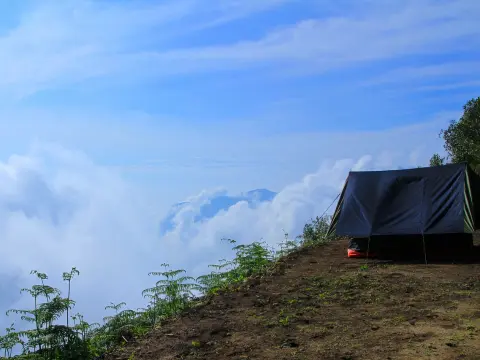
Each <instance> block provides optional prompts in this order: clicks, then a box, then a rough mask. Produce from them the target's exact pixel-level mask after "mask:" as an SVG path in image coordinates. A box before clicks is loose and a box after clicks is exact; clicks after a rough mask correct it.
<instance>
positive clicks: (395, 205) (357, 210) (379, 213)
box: [332, 163, 480, 237]
mask: <svg viewBox="0 0 480 360" xmlns="http://www.w3.org/2000/svg"><path fill="white" fill-rule="evenodd" d="M479 179H480V178H479V177H478V175H476V174H475V173H473V171H471V170H470V169H469V167H468V165H467V164H466V163H459V164H448V165H442V166H434V167H424V168H414V169H401V170H387V171H351V172H350V173H349V175H348V178H347V181H346V184H345V187H344V189H343V192H342V194H341V197H340V199H339V202H338V205H337V210H336V212H335V215H334V218H333V220H332V228H333V230H334V231H335V232H336V234H337V235H343V236H345V235H346V236H353V237H368V236H374V235H411V234H422V233H423V234H435V233H437V234H440V233H462V232H471V231H473V228H474V227H475V224H476V223H478V221H476V219H475V214H476V213H477V214H478V213H479V211H475V206H474V205H475V203H474V201H473V199H474V198H475V199H476V200H480V199H479V198H478V194H479V192H478V190H479V189H480V186H479V184H480V180H479Z"/></svg>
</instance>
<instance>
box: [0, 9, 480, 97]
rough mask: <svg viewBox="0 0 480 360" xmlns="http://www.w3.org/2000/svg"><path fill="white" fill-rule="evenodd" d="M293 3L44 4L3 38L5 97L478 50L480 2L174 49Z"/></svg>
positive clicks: (328, 21)
mask: <svg viewBox="0 0 480 360" xmlns="http://www.w3.org/2000/svg"><path fill="white" fill-rule="evenodd" d="M290 1H293V0H290ZM290 1H289V0H262V1H253V0H248V1H242V2H239V1H234V0H229V1H227V2H223V1H219V0H217V1H212V2H209V6H208V7H206V6H204V5H205V4H204V3H203V2H200V1H198V0H180V1H175V2H172V1H168V2H166V3H161V4H160V5H159V4H157V3H150V2H143V1H142V2H135V4H133V3H128V2H118V3H97V2H81V1H70V2H65V3H62V4H57V3H56V2H55V3H53V2H48V3H40V4H39V3H37V4H36V6H35V7H34V8H32V10H31V11H30V12H29V13H27V14H26V15H25V16H23V17H22V18H21V21H20V23H19V24H18V26H17V27H16V28H14V29H12V30H11V31H10V32H9V33H8V34H6V35H4V36H3V37H0V53H1V54H2V57H0V69H1V70H0V89H2V88H3V89H4V91H5V89H8V91H10V92H15V93H16V94H17V95H19V96H21V95H24V94H30V93H33V92H36V91H37V90H40V89H44V88H49V87H52V86H53V87H55V86H61V85H65V84H69V83H75V82H79V81H84V80H86V79H91V78H102V77H106V76H113V75H115V76H117V77H122V78H125V79H130V80H133V79H135V81H142V79H146V78H152V77H165V76H172V75H178V74H190V73H197V72H218V71H222V70H230V71H231V70H239V69H244V68H259V67H260V68H261V67H265V66H269V68H270V69H273V70H275V69H277V71H279V73H285V71H290V72H292V73H294V74H304V73H308V74H310V73H322V72H324V71H327V70H331V69H336V68H340V67H346V66H358V65H359V64H365V63H369V62H375V61H380V60H391V59H395V58H400V57H405V56H412V55H425V54H443V53H447V52H452V51H460V52H461V51H467V50H469V49H472V46H474V45H475V44H477V45H478V43H479V42H480V40H478V39H479V38H480V37H479V35H480V28H479V27H478V26H477V21H478V16H479V15H480V3H478V2H476V1H471V0H460V1H455V2H451V1H433V0H423V1H407V2H404V1H394V2H392V4H390V5H391V6H390V5H389V6H388V7H387V6H383V5H382V4H380V3H378V2H371V1H365V2H363V3H362V4H363V7H362V8H359V7H358V6H354V7H352V9H353V10H352V9H350V10H349V8H348V7H346V8H345V9H346V11H345V13H344V14H343V15H342V16H339V15H336V12H331V13H329V12H326V13H322V14H320V13H318V12H312V14H314V15H313V17H311V18H304V19H303V20H301V21H299V22H297V23H291V24H290V25H287V26H283V27H282V28H277V29H275V28H273V29H270V30H265V33H264V34H263V35H258V37H257V38H256V40H255V39H249V40H246V39H244V38H242V37H241V36H240V37H238V38H237V40H230V42H228V43H226V44H223V45H218V44H215V43H214V42H212V41H210V42H209V41H208V37H207V38H206V39H205V40H204V41H203V45H201V46H192V45H190V46H189V45H182V46H179V45H175V43H174V42H173V39H175V38H178V37H181V36H187V35H188V34H189V31H193V30H198V29H202V28H204V29H205V28H209V27H212V26H220V25H222V24H225V23H228V22H230V21H234V20H238V19H240V18H244V17H248V16H250V15H252V14H255V13H259V12H264V11H267V10H269V9H272V8H275V7H280V6H282V5H284V4H286V3H287V2H290ZM321 4H322V1H317V2H315V1H314V2H311V3H309V5H310V6H312V7H313V6H320V5H321ZM367 10H368V11H367ZM45 24H48V26H45ZM153 35H155V36H153ZM210 40H211V39H210ZM272 65H274V67H273V68H272ZM286 65H288V70H286V69H285V66H286ZM275 66H276V67H275Z"/></svg>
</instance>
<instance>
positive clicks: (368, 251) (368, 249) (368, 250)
mask: <svg viewBox="0 0 480 360" xmlns="http://www.w3.org/2000/svg"><path fill="white" fill-rule="evenodd" d="M369 255H370V236H368V243H367V263H368V262H369Z"/></svg>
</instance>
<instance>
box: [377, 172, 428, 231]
mask: <svg viewBox="0 0 480 360" xmlns="http://www.w3.org/2000/svg"><path fill="white" fill-rule="evenodd" d="M424 188H425V180H424V179H423V178H421V177H419V176H400V177H398V178H396V179H394V180H393V181H392V183H391V184H389V186H388V188H387V189H386V191H385V193H384V194H383V196H382V197H381V198H380V201H379V203H378V206H377V209H376V211H375V217H374V220H373V226H372V231H371V235H379V234H385V235H388V234H392V235H393V234H411V233H412V232H413V233H422V232H423V231H424V229H423V221H422V220H423V216H424V214H423V213H424V209H423V206H422V205H423V197H424Z"/></svg>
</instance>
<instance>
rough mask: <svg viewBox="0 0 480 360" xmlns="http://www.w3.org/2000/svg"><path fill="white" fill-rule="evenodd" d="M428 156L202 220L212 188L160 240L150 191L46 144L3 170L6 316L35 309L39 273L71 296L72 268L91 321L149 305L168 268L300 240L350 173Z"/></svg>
mask: <svg viewBox="0 0 480 360" xmlns="http://www.w3.org/2000/svg"><path fill="white" fill-rule="evenodd" d="M425 155H426V154H414V153H412V152H410V151H408V152H405V153H402V154H401V156H400V157H398V156H397V157H395V156H390V157H389V156H388V154H383V155H375V156H370V155H365V156H362V157H360V158H350V159H349V158H346V159H344V160H335V161H334V160H332V161H324V162H322V164H321V165H320V167H319V168H318V169H317V171H315V172H314V173H311V174H309V175H306V176H303V177H302V178H300V180H297V181H295V182H293V183H291V184H290V185H288V186H285V187H283V189H280V191H279V192H278V194H277V195H276V196H275V198H274V199H273V200H272V201H266V202H261V203H259V204H257V205H256V206H255V207H252V206H250V205H249V203H248V201H238V202H236V203H235V204H234V205H233V206H231V207H229V208H228V210H224V211H220V212H218V213H217V214H215V216H213V217H211V218H209V219H203V221H196V216H197V214H198V213H200V210H201V208H202V206H204V205H205V203H208V202H209V201H211V200H212V199H215V197H217V196H218V192H216V191H203V192H202V193H200V194H199V195H197V196H193V197H190V198H189V199H188V201H189V203H190V206H189V208H188V209H187V210H188V211H183V212H179V213H177V215H176V216H175V218H174V220H173V223H174V224H175V228H174V229H172V230H171V231H169V232H167V233H166V234H165V235H164V236H162V237H160V236H159V234H158V224H159V221H160V217H158V215H157V213H156V212H155V211H154V209H152V207H151V199H149V197H151V194H149V193H148V191H145V190H144V189H141V188H140V187H138V185H135V184H133V183H130V182H128V181H126V180H125V179H124V178H123V176H122V175H121V173H120V172H118V171H117V170H114V169H112V168H109V167H104V166H99V165H96V164H95V163H93V162H92V161H91V160H90V159H89V158H87V157H86V156H85V155H84V154H82V153H78V152H74V151H70V150H66V149H64V148H62V147H60V146H54V145H45V144H43V145H42V144H37V145H35V146H33V147H32V149H31V151H30V152H28V153H27V154H25V155H12V156H11V157H10V158H9V159H8V160H7V161H5V162H4V163H1V164H0V185H1V186H0V189H1V190H0V229H1V231H2V233H1V237H2V253H3V259H2V261H1V262H0V276H1V277H2V279H3V281H2V283H3V284H8V285H5V286H11V287H10V288H9V289H8V290H7V291H6V292H2V296H1V301H0V306H1V308H0V311H1V312H2V313H3V311H4V310H6V307H12V306H13V307H26V306H27V307H28V306H30V305H31V301H30V300H29V299H28V298H26V297H22V298H19V297H18V290H19V288H21V287H25V286H29V285H31V284H32V281H33V277H32V276H31V275H29V272H30V270H32V269H36V270H39V271H42V272H46V273H47V274H49V275H50V277H51V279H52V282H51V283H52V284H53V285H54V286H58V287H60V288H63V289H64V288H65V287H64V285H65V284H62V281H61V273H62V272H63V271H68V270H69V269H70V268H71V267H72V266H75V267H77V268H78V269H79V270H80V272H81V275H80V277H78V278H77V279H74V283H73V297H74V298H75V300H77V304H78V305H77V310H78V311H81V312H84V313H85V315H86V316H87V318H88V320H91V321H93V320H95V321H98V320H100V319H101V317H102V316H103V315H104V314H105V312H104V310H103V307H104V306H105V305H107V304H108V303H109V302H110V301H113V302H120V301H126V302H127V304H128V305H129V306H131V307H133V308H137V307H140V306H142V305H143V304H144V301H143V299H142V298H141V291H142V290H143V289H144V288H146V287H148V286H150V285H151V283H152V281H153V279H150V278H148V276H147V273H148V272H150V271H155V270H158V268H159V266H160V264H161V263H163V262H167V263H170V264H172V266H174V267H176V268H178V267H180V268H185V269H187V270H188V272H189V273H190V274H192V275H194V276H198V275H201V274H202V273H204V272H205V271H207V265H208V264H211V263H215V262H216V261H217V260H219V259H221V258H225V257H227V256H230V249H229V248H228V246H226V245H225V244H222V243H221V242H220V240H221V238H223V237H228V238H234V239H236V240H238V241H239V242H240V243H250V242H252V241H257V240H261V239H263V240H264V241H267V242H268V243H269V244H271V245H277V244H278V243H279V242H281V241H282V240H283V235H284V232H287V233H289V234H291V236H295V235H298V234H300V233H301V231H302V228H303V225H304V224H305V222H306V221H308V220H309V219H310V218H312V217H314V216H316V215H320V214H321V213H323V211H324V210H325V209H326V208H327V207H328V206H329V205H330V204H331V203H332V201H333V200H334V198H335V196H336V195H337V194H338V192H339V191H340V189H341V187H342V185H343V181H344V179H345V177H346V175H347V173H348V171H349V170H350V169H366V168H391V167H396V166H398V165H403V166H409V165H411V164H417V163H422V162H423V163H425V160H424V159H425V157H426V156H425ZM330 210H333V208H331V209H330ZM5 320H6V321H9V319H5ZM3 321H4V320H2V322H3Z"/></svg>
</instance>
